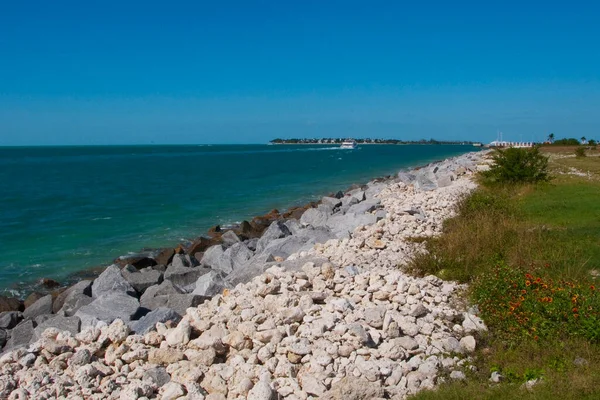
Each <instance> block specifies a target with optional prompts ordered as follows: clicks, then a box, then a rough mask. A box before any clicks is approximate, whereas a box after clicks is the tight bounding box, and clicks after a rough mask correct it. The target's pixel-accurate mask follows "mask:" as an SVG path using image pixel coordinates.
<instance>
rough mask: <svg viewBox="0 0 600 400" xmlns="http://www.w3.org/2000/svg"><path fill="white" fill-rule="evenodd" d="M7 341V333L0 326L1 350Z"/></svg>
mask: <svg viewBox="0 0 600 400" xmlns="http://www.w3.org/2000/svg"><path fill="white" fill-rule="evenodd" d="M7 341H8V333H6V330H5V329H2V328H0V350H2V348H3V347H4V345H5V344H6V342H7Z"/></svg>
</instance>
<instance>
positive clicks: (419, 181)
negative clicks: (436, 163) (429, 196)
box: [414, 167, 438, 191]
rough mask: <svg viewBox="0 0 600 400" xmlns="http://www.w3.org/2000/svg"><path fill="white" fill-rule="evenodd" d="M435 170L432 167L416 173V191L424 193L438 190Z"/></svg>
mask: <svg viewBox="0 0 600 400" xmlns="http://www.w3.org/2000/svg"><path fill="white" fill-rule="evenodd" d="M434 169H435V168H432V167H424V168H421V169H419V170H417V171H416V172H415V182H414V186H415V188H416V189H419V190H423V191H428V190H435V189H437V187H438V186H437V178H436V176H435V172H434Z"/></svg>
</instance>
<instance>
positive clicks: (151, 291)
mask: <svg viewBox="0 0 600 400" xmlns="http://www.w3.org/2000/svg"><path fill="white" fill-rule="evenodd" d="M183 293H185V292H184V291H183V289H181V288H180V287H179V286H176V285H174V284H173V282H171V281H170V280H165V281H163V282H162V283H161V284H160V285H153V286H150V287H149V288H148V289H146V291H145V292H144V294H142V297H141V298H140V304H141V306H142V307H146V308H150V307H147V306H146V305H145V302H147V301H149V300H150V299H152V298H154V297H157V296H171V295H176V294H183Z"/></svg>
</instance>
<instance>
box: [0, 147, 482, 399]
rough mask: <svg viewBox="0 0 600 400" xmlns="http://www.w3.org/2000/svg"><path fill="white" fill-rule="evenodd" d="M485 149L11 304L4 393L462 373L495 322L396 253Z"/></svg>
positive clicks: (255, 393) (240, 392) (2, 320)
mask: <svg viewBox="0 0 600 400" xmlns="http://www.w3.org/2000/svg"><path fill="white" fill-rule="evenodd" d="M484 154H485V153H468V154H466V155H463V156H459V157H455V158H452V159H449V160H445V161H442V162H438V163H433V164H429V165H428V166H426V167H423V168H420V169H418V170H411V171H407V172H400V173H399V174H398V175H397V176H396V177H394V178H393V179H390V180H387V181H372V182H370V183H369V184H367V185H365V186H362V187H357V188H354V189H352V190H350V191H348V192H346V193H341V192H340V193H338V194H336V195H335V196H333V197H324V198H323V199H322V200H321V201H320V202H319V203H316V204H311V205H310V207H306V208H297V209H292V210H289V211H288V212H287V213H284V214H282V215H280V214H279V213H277V212H272V213H271V214H268V215H267V216H264V217H257V218H255V219H254V220H252V221H250V222H244V223H242V224H241V225H240V226H239V227H237V228H236V229H231V230H220V229H218V228H215V229H214V230H213V231H212V235H211V237H210V238H200V239H198V240H196V241H195V242H194V243H192V244H191V245H190V246H188V247H187V248H185V249H184V248H183V247H179V248H177V249H167V250H164V251H162V252H160V253H159V254H156V255H155V256H154V257H138V258H136V259H127V258H122V259H120V260H118V261H119V262H118V263H116V264H114V265H111V266H110V267H108V268H107V269H106V270H104V272H102V273H101V274H100V275H99V276H98V277H97V278H96V279H94V280H93V281H91V280H83V281H81V282H78V283H77V284H75V285H73V286H71V287H69V288H68V289H66V290H64V291H62V292H60V293H56V294H54V295H52V294H49V295H46V296H43V297H40V298H39V299H37V300H36V301H33V302H32V304H28V307H26V308H25V309H24V310H23V311H22V312H21V311H16V310H12V311H10V310H8V311H4V312H2V313H0V347H3V348H2V350H1V351H2V352H3V355H2V356H1V357H0V398H5V397H9V398H15V399H22V398H36V399H37V398H98V399H100V398H122V399H129V398H132V399H137V398H161V399H175V398H187V399H196V398H198V399H202V398H210V399H224V398H232V399H233V398H246V397H247V398H252V399H269V398H278V396H279V398H286V399H287V398H289V399H297V398H300V399H305V398H315V397H324V398H342V397H348V393H349V392H348V393H346V392H345V391H346V390H347V389H348V388H352V390H354V391H365V390H367V391H369V392H368V393H369V394H365V393H363V392H360V393H363V395H364V396H363V395H360V396H358V395H357V396H358V397H355V398H367V397H370V398H376V397H381V398H402V397H403V396H405V395H406V394H409V393H414V392H416V391H417V390H419V389H420V388H427V387H433V385H434V384H435V383H436V381H437V380H438V375H439V374H440V371H441V370H442V369H450V370H452V369H453V368H454V369H455V370H453V371H451V373H450V377H451V378H452V377H454V378H457V379H459V378H461V376H463V377H464V374H463V373H462V372H461V371H460V367H459V364H461V363H464V361H463V359H462V358H461V357H457V356H451V355H448V354H450V353H453V354H454V353H455V354H468V353H469V352H470V351H472V350H473V349H474V348H475V345H476V342H475V338H474V336H473V335H472V333H473V332H476V331H478V330H480V329H485V327H484V326H483V324H482V323H481V321H480V320H479V319H478V318H477V317H476V316H475V315H472V314H470V313H468V312H466V311H465V310H461V309H460V307H458V306H457V305H456V304H455V300H456V299H457V296H458V293H459V292H460V290H461V287H460V286H459V285H456V284H455V283H452V282H443V281H441V280H440V279H438V278H436V277H433V276H430V277H426V278H424V279H417V278H413V277H410V276H407V275H405V274H403V273H402V272H401V271H400V269H398V265H402V264H404V263H405V262H406V261H407V260H408V258H409V257H410V255H411V254H413V252H415V251H419V250H420V246H421V245H420V244H418V243H415V241H407V240H405V239H406V238H408V237H414V236H423V237H428V236H432V235H435V234H438V233H439V232H440V230H441V224H442V222H443V220H444V219H445V218H447V217H449V216H451V215H452V212H453V207H452V206H453V205H454V204H455V203H456V201H457V200H458V199H459V198H460V197H461V196H462V195H464V194H465V193H467V192H469V191H470V190H472V189H473V188H474V186H475V185H474V183H473V182H472V181H471V179H470V175H471V174H473V173H474V172H476V171H477V170H478V168H485V161H484ZM481 164H484V165H483V166H482V165H481ZM458 297H459V296H458ZM3 300H4V303H7V304H2V302H0V307H5V308H6V307H10V306H14V304H12V305H11V304H8V303H9V300H10V299H3ZM19 306H20V305H19ZM461 374H463V375H461ZM439 379H441V378H439ZM109 393H110V394H109ZM357 393H358V392H357ZM328 396H329V397H328Z"/></svg>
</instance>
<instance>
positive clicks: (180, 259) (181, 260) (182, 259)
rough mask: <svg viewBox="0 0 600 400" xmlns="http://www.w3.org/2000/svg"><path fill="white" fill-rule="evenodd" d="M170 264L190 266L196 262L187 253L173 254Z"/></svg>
mask: <svg viewBox="0 0 600 400" xmlns="http://www.w3.org/2000/svg"><path fill="white" fill-rule="evenodd" d="M170 265H171V266H174V267H183V268H192V267H194V266H195V265H196V263H195V262H194V259H193V258H191V257H190V256H189V255H188V254H175V255H174V256H173V260H172V261H171V264H170Z"/></svg>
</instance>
